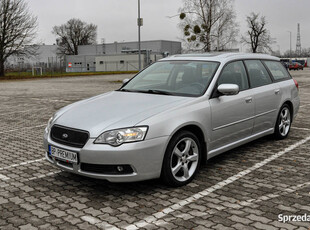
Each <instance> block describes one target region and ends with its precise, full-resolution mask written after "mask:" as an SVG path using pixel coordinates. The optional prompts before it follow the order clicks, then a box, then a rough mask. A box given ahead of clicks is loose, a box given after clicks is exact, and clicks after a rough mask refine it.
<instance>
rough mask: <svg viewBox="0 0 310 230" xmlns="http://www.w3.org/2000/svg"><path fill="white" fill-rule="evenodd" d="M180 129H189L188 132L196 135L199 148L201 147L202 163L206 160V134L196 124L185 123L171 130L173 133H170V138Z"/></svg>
mask: <svg viewBox="0 0 310 230" xmlns="http://www.w3.org/2000/svg"><path fill="white" fill-rule="evenodd" d="M181 131H189V132H191V133H193V134H195V135H196V136H197V138H198V140H199V141H200V145H201V148H202V151H201V153H202V161H201V163H203V164H204V163H206V161H207V143H206V135H205V133H204V132H203V130H202V128H201V127H199V126H198V125H196V124H186V125H184V126H182V127H178V128H177V129H176V130H175V131H174V132H173V134H172V135H171V137H170V140H171V138H172V137H173V136H175V135H176V134H177V133H179V132H181ZM170 140H169V142H170ZM169 142H168V143H169Z"/></svg>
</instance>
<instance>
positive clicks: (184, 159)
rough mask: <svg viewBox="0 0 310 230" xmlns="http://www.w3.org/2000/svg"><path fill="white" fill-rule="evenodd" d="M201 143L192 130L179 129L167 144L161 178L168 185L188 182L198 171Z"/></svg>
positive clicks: (179, 184) (175, 185) (180, 184)
mask: <svg viewBox="0 0 310 230" xmlns="http://www.w3.org/2000/svg"><path fill="white" fill-rule="evenodd" d="M201 149H202V148H201V145H200V142H199V140H198V138H197V137H196V135H194V134H193V133H192V132H189V131H181V132H179V133H177V134H176V135H175V136H174V137H172V139H171V141H170V142H169V144H168V147H167V150H166V153H165V157H164V161H163V166H162V173H161V178H162V180H163V181H164V182H165V183H166V184H168V185H169V186H174V187H177V186H182V185H185V184H187V183H189V182H190V181H191V180H192V179H193V178H194V176H195V174H196V173H197V171H198V168H199V165H200V161H201Z"/></svg>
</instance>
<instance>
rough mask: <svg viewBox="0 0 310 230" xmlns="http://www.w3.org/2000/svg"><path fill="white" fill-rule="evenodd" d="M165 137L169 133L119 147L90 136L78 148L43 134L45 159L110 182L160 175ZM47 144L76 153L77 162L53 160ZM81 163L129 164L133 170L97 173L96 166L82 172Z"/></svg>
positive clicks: (68, 169)
mask: <svg viewBox="0 0 310 230" xmlns="http://www.w3.org/2000/svg"><path fill="white" fill-rule="evenodd" d="M168 139H169V136H164V137H159V138H154V139H151V140H144V141H141V142H135V143H126V144H123V145H121V146H118V147H112V146H110V145H105V144H94V143H93V141H94V139H89V140H88V142H87V143H86V144H85V146H84V147H83V148H81V149H79V148H74V147H69V146H65V145H62V144H59V143H56V142H54V141H52V140H51V139H50V138H49V137H48V136H47V135H45V136H44V148H45V155H46V159H47V160H48V161H49V162H50V163H52V164H54V165H56V166H57V167H59V168H61V169H63V170H65V171H69V172H72V173H75V174H79V175H83V176H86V177H92V178H97V179H106V180H108V181H111V182H133V181H141V180H147V179H153V178H159V177H160V174H161V167H162V162H163V158H164V154H165V149H166V145H167V142H168ZM49 145H52V146H55V147H58V148H61V149H66V150H69V151H73V152H76V153H78V158H79V161H78V163H66V162H63V161H60V160H59V159H55V158H54V157H52V156H51V155H50V154H49V152H48V146H49ZM82 164H96V165H99V166H100V165H108V166H111V165H113V166H115V167H117V166H119V165H126V166H127V165H129V166H130V167H131V168H132V171H130V173H128V174H124V173H119V174H118V173H115V170H114V172H111V173H107V172H105V173H100V172H98V168H97V169H96V172H93V170H90V171H85V170H83V169H82V167H81V165H82ZM88 166H89V165H88ZM99 168H100V167H99ZM88 169H89V167H88Z"/></svg>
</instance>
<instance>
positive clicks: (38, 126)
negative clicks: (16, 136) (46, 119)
mask: <svg viewBox="0 0 310 230" xmlns="http://www.w3.org/2000/svg"><path fill="white" fill-rule="evenodd" d="M43 126H46V124H44V125H36V126H30V127H22V128H19V129H11V130H7V131H2V132H0V134H3V133H11V132H15V131H20V130H22V129H33V128H40V127H43Z"/></svg>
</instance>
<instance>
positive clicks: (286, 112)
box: [274, 104, 292, 140]
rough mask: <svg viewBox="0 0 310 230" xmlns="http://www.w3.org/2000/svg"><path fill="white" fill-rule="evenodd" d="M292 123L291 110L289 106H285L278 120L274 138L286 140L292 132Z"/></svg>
mask: <svg viewBox="0 0 310 230" xmlns="http://www.w3.org/2000/svg"><path fill="white" fill-rule="evenodd" d="M291 123H292V115H291V110H290V108H289V106H288V105H287V104H284V105H283V106H282V107H281V109H280V113H279V115H278V118H277V123H276V126H275V132H274V136H275V138H276V139H278V140H282V139H284V138H286V137H287V136H288V134H289V132H290V129H291Z"/></svg>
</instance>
